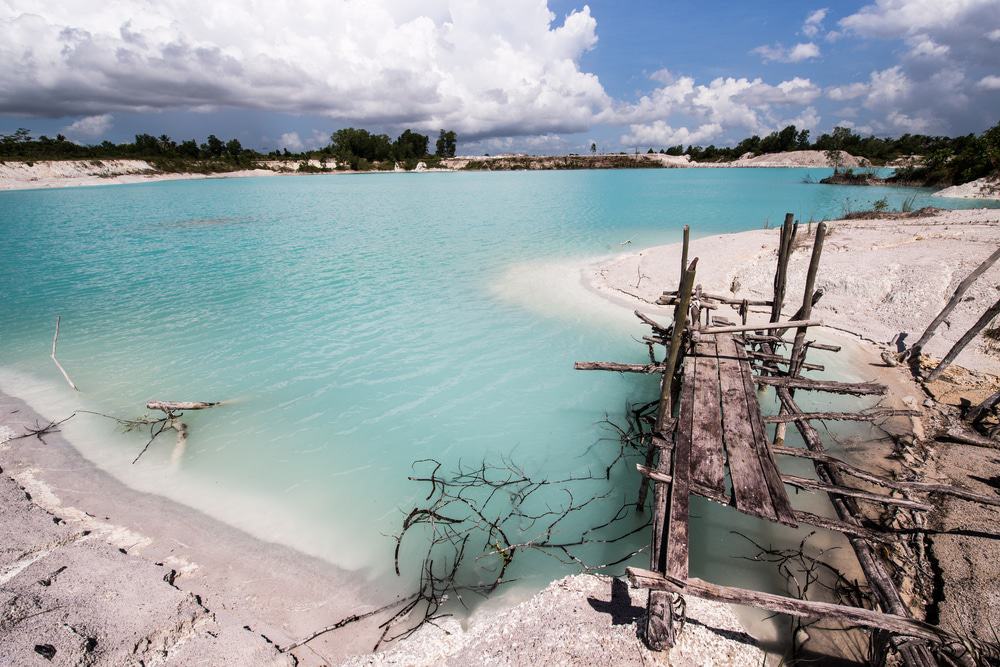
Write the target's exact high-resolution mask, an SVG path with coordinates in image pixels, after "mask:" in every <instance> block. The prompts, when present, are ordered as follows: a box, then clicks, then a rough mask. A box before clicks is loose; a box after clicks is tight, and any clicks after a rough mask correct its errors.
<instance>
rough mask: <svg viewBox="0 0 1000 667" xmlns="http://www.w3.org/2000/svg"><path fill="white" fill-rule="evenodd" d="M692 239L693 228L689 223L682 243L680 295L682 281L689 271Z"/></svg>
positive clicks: (678, 284) (678, 283)
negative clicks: (689, 249) (689, 245)
mask: <svg viewBox="0 0 1000 667" xmlns="http://www.w3.org/2000/svg"><path fill="white" fill-rule="evenodd" d="M690 240H691V228H690V227H689V226H688V225H684V241H683V243H682V244H681V277H680V280H678V281H677V290H678V291H677V294H678V296H679V295H680V289H681V283H683V282H684V273H685V272H686V271H687V265H688V243H689V242H690Z"/></svg>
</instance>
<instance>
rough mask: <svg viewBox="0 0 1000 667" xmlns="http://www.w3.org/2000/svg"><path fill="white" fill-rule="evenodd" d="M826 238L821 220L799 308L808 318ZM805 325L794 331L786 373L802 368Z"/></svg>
mask: <svg viewBox="0 0 1000 667" xmlns="http://www.w3.org/2000/svg"><path fill="white" fill-rule="evenodd" d="M825 238H826V223H825V222H821V223H819V226H818V227H816V238H815V240H814V241H813V250H812V257H810V258H809V270H808V272H807V273H806V289H805V294H804V295H803V296H802V308H800V309H799V312H800V313H801V317H802V319H804V320H808V319H809V316H810V315H812V306H813V287H814V286H815V285H816V273H817V272H818V271H819V258H820V256H821V255H822V254H823V240H824V239H825ZM806 330H807V327H799V328H798V329H797V330H796V332H795V342H793V343H792V354H791V357H789V359H790V361H791V363H790V364H789V366H788V375H789V376H791V377H795V376H796V375H798V374H799V371H800V370H801V368H802V361H803V359H800V358H799V357H805V354H804V350H803V348H802V345H803V343H804V342H805V339H806Z"/></svg>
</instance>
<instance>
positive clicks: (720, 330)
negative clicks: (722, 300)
mask: <svg viewBox="0 0 1000 667" xmlns="http://www.w3.org/2000/svg"><path fill="white" fill-rule="evenodd" d="M821 326H823V320H790V321H787V322H769V323H761V324H737V325H735V326H731V327H710V328H708V329H702V330H701V331H699V332H698V333H700V334H701V335H703V336H714V335H716V334H724V333H739V332H741V331H767V330H768V329H788V328H791V327H821Z"/></svg>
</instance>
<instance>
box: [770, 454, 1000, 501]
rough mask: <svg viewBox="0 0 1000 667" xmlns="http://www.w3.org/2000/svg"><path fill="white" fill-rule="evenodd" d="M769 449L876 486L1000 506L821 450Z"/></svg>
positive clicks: (985, 498)
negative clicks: (885, 474)
mask: <svg viewBox="0 0 1000 667" xmlns="http://www.w3.org/2000/svg"><path fill="white" fill-rule="evenodd" d="M771 451H772V452H774V453H775V454H782V455H785V456H795V457H798V458H803V459H812V460H813V461H822V462H823V463H829V464H831V465H835V466H837V467H838V468H839V469H840V470H842V471H843V472H845V473H847V474H848V475H850V476H851V477H857V478H858V479H861V480H864V481H866V482H870V483H871V484H877V485H878V486H884V487H886V488H889V489H896V490H897V491H919V492H921V493H941V494H944V495H947V496H952V497H953V498H961V499H963V500H969V501H972V502H976V503H982V504H984V505H992V506H994V507H1000V497H997V496H986V495H983V494H981V493H976V492H975V491H967V490H966V489H961V488H958V487H957V486H948V485H947V484H935V483H934V482H916V481H909V480H903V479H889V478H888V477H882V476H880V475H873V474H871V473H870V472H868V471H866V470H862V469H861V468H858V467H857V466H854V465H851V464H850V463H847V462H846V461H842V460H840V459H838V458H836V457H834V456H830V455H828V454H823V453H821V452H812V451H809V450H808V449H799V448H798V447H773V446H772V447H771Z"/></svg>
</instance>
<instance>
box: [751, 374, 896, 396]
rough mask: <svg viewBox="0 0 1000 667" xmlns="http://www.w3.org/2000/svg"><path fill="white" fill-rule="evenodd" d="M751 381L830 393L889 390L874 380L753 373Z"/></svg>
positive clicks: (874, 393) (880, 393) (864, 393)
mask: <svg viewBox="0 0 1000 667" xmlns="http://www.w3.org/2000/svg"><path fill="white" fill-rule="evenodd" d="M753 381H754V382H755V383H757V384H766V385H769V386H772V387H789V388H791V389H804V390H806V391H825V392H829V393H831V394H853V395H855V396H883V395H885V393H886V392H887V391H888V390H889V389H888V387H886V386H885V385H884V384H878V383H876V382H837V381H836V380H810V379H808V378H801V377H796V378H790V377H775V376H773V375H755V376H754V378H753Z"/></svg>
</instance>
